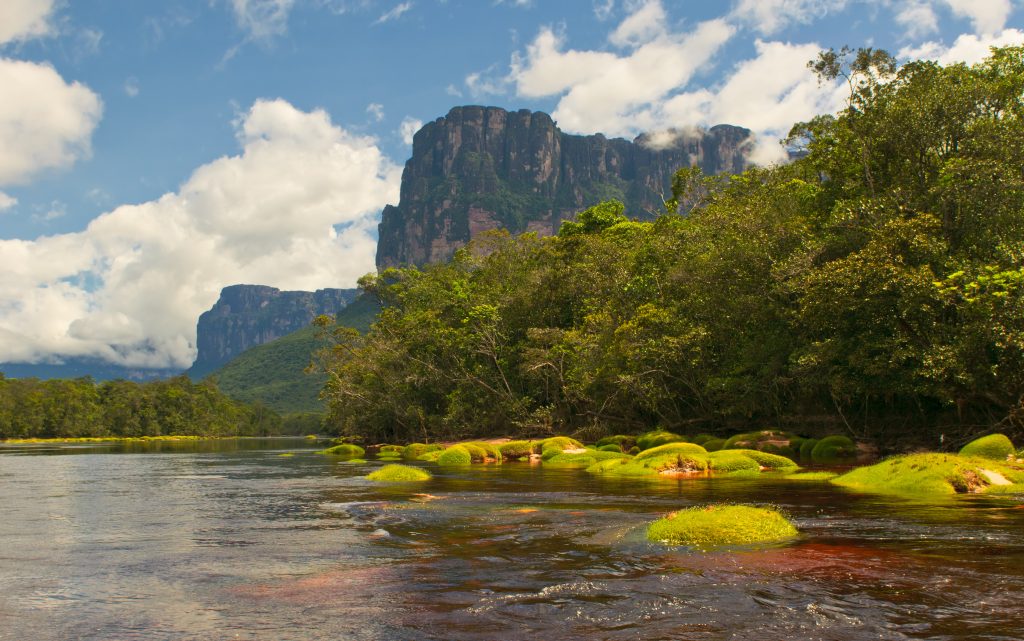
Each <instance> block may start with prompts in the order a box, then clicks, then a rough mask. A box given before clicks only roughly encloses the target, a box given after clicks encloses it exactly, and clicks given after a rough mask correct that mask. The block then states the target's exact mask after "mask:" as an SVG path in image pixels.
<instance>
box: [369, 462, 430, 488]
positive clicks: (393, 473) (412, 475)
mask: <svg viewBox="0 0 1024 641" xmlns="http://www.w3.org/2000/svg"><path fill="white" fill-rule="evenodd" d="M366 478H368V479H369V480H371V481H383V482H387V483H402V482H408V481H429V480H430V479H431V478H432V477H431V476H430V472H428V471H426V470H421V469H420V468H418V467H412V466H410V465H401V464H398V463H392V464H391V465H385V466H384V467H382V468H380V469H379V470H377V471H375V472H371V473H370V474H367V475H366Z"/></svg>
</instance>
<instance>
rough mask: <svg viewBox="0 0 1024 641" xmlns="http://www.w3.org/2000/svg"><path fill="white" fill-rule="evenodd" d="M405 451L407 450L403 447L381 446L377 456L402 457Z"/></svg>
mask: <svg viewBox="0 0 1024 641" xmlns="http://www.w3.org/2000/svg"><path fill="white" fill-rule="evenodd" d="M404 450H405V448H404V447H402V446H401V445H381V446H380V447H379V448H377V456H381V455H384V456H388V455H393V456H401V455H402V452H403V451H404Z"/></svg>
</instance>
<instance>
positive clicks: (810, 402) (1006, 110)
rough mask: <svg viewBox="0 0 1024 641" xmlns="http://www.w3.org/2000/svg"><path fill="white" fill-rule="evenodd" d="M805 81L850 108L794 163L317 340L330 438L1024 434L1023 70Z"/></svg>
mask: <svg viewBox="0 0 1024 641" xmlns="http://www.w3.org/2000/svg"><path fill="white" fill-rule="evenodd" d="M811 66H812V67H813V68H814V69H815V70H816V71H817V72H818V73H819V74H820V76H821V77H822V78H823V79H826V80H835V79H837V78H843V79H845V80H846V81H847V82H848V84H849V89H850V93H849V101H848V104H847V106H846V108H845V109H843V110H842V111H840V112H839V113H838V114H836V115H834V116H822V117H818V118H816V119H814V120H812V121H810V122H806V123H801V124H798V125H796V126H795V127H794V128H793V130H792V132H791V134H790V137H789V139H788V143H789V144H790V145H791V147H792V148H793V150H794V151H796V152H798V153H797V154H795V155H797V156H798V157H799V159H798V160H796V161H794V162H792V163H789V164H786V165H782V166H775V167H770V168H756V169H751V170H749V171H747V172H746V173H744V174H742V175H738V176H732V177H728V178H711V177H704V176H701V175H700V174H699V173H697V172H696V171H695V170H691V169H684V170H681V171H680V172H679V173H678V175H677V176H676V180H675V184H674V188H673V193H672V196H671V198H670V199H669V200H668V201H667V202H666V212H665V213H664V215H662V216H660V217H659V218H658V219H656V220H655V221H653V222H636V221H633V220H630V219H629V218H628V217H627V214H628V213H629V212H625V211H624V210H623V209H624V208H623V206H622V205H621V204H619V203H617V202H614V201H612V202H606V203H603V204H601V205H598V206H596V207H593V208H591V209H588V210H586V211H584V212H581V213H580V214H579V215H578V217H577V219H576V220H575V221H573V222H566V223H564V224H563V226H562V228H561V231H560V232H559V234H558V235H557V236H555V237H551V238H538V237H537V236H535V235H531V234H525V235H522V236H519V237H517V238H513V237H510V236H508V235H501V234H494V235H491V236H489V237H485V238H481V239H479V240H477V241H476V242H474V243H472V244H471V245H469V246H468V247H466V248H464V249H462V250H460V251H459V252H458V253H457V254H456V256H455V258H454V259H453V260H452V261H450V262H449V263H447V264H442V265H432V266H429V267H426V268H424V269H416V268H403V269H388V270H385V271H383V272H382V273H380V274H379V275H369V276H366V277H364V278H363V279H362V280H361V281H360V286H361V287H362V289H363V290H364V291H365V292H367V293H370V294H373V295H374V296H376V297H378V298H379V300H380V301H381V302H382V304H383V306H384V309H383V311H382V312H381V314H380V316H379V318H378V320H377V322H376V323H375V324H374V325H373V327H372V328H371V330H370V331H369V332H368V333H366V334H360V333H358V332H356V331H353V330H349V329H345V328H332V327H330V326H329V325H328V324H326V323H325V324H324V325H325V326H324V329H325V332H326V333H327V334H329V335H330V337H331V339H332V341H333V345H332V346H331V347H330V348H328V349H326V350H324V351H323V352H322V353H321V355H320V364H321V367H322V368H323V370H324V371H325V373H326V374H327V377H328V379H327V383H326V386H325V387H324V390H323V396H324V398H325V399H326V400H327V401H328V404H329V408H330V416H329V418H328V421H329V422H330V424H332V425H333V426H334V427H335V428H336V429H337V430H338V431H339V432H342V433H346V434H359V435H362V436H366V437H368V438H371V439H375V440H379V441H387V442H396V441H402V442H404V441H411V440H423V441H430V440H437V439H442V438H461V437H468V436H473V435H482V434H488V435H491V434H498V433H520V434H523V435H534V434H545V433H547V434H550V433H556V432H557V433H571V432H573V431H574V430H577V429H580V428H588V427H590V428H592V429H595V430H597V431H598V432H600V431H601V430H606V433H614V432H613V431H612V430H614V431H624V432H633V433H635V432H639V431H643V430H647V429H650V428H652V427H654V426H661V427H664V428H666V429H669V430H672V431H676V432H681V431H683V430H684V429H685V428H686V427H687V426H689V425H694V424H696V425H700V427H701V430H702V431H706V429H705V427H706V428H707V429H710V430H712V431H713V430H714V429H715V428H716V427H717V426H724V425H730V424H749V423H751V422H762V423H765V424H773V425H783V424H793V423H794V422H796V423H802V424H805V425H810V424H815V423H827V424H829V425H830V426H831V428H832V431H835V428H836V427H837V426H839V427H841V428H844V429H845V431H847V432H848V433H849V434H850V435H852V436H857V437H871V438H876V439H880V440H883V441H884V440H885V439H891V438H896V437H900V438H904V437H906V438H912V439H916V440H918V441H922V442H927V443H930V444H938V443H939V439H940V434H943V435H944V436H945V442H946V444H947V446H949V445H958V444H962V443H964V442H966V441H967V440H969V437H970V436H971V435H972V434H976V433H978V432H980V431H982V430H984V429H991V428H992V427H993V426H996V425H998V426H999V427H1000V429H1001V430H1002V431H1003V432H1006V433H1009V434H1011V435H1013V434H1017V435H1020V434H1021V431H1022V428H1024V145H1021V144H1020V141H1021V140H1024V48H1019V47H1017V48H1004V49H994V50H993V53H992V55H991V56H990V57H989V58H988V59H986V60H985V61H983V62H981V63H979V64H977V65H974V66H966V65H962V64H956V65H949V66H945V67H943V66H940V65H938V64H936V63H933V62H924V61H918V62H911V63H908V64H906V65H903V66H902V67H897V65H896V64H895V62H894V61H893V59H892V58H891V57H889V56H888V55H887V54H885V53H884V52H878V51H872V50H861V51H858V52H850V51H848V50H843V51H839V52H836V51H828V52H824V53H822V54H821V56H820V57H819V59H818V60H816V61H814V62H813V63H812V65H811ZM691 206H692V210H691V211H690V213H689V214H688V215H685V216H684V215H680V214H678V213H677V211H685V210H687V209H689V208H690V207H691ZM808 431H812V430H808Z"/></svg>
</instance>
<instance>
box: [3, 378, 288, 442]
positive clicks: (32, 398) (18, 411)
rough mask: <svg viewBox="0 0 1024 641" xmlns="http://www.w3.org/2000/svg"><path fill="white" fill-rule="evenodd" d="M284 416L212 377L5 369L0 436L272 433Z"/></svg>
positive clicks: (62, 436) (73, 436) (277, 430)
mask: <svg viewBox="0 0 1024 641" xmlns="http://www.w3.org/2000/svg"><path fill="white" fill-rule="evenodd" d="M280 428H281V417H280V416H278V415H277V414H275V413H274V412H273V411H271V410H269V409H267V408H265V407H262V406H260V405H254V406H248V405H243V404H242V403H239V402H237V401H234V400H232V399H230V398H228V397H227V396H225V395H224V394H222V393H221V392H220V391H218V389H217V386H216V385H214V384H213V383H211V382H203V383H193V382H192V381H190V380H189V379H188V377H186V376H177V377H175V378H171V379H168V380H166V381H153V382H149V383H134V382H131V381H125V380H115V381H105V382H103V383H99V384H97V383H95V382H94V381H93V380H92V379H91V378H88V377H86V378H78V379H72V380H46V381H41V380H39V379H35V378H24V379H10V378H4V376H3V374H0V439H3V438H81V437H138V436H183V435H194V436H267V435H269V434H277V433H278V432H279V431H280Z"/></svg>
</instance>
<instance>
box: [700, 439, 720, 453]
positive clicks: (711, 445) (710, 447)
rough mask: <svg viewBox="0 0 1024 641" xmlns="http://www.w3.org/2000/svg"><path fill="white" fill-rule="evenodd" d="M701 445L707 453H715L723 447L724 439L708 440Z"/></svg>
mask: <svg viewBox="0 0 1024 641" xmlns="http://www.w3.org/2000/svg"><path fill="white" fill-rule="evenodd" d="M701 445H702V446H703V447H704V449H706V450H707V451H709V452H717V451H718V450H720V449H722V447H723V446H725V439H724V438H709V439H708V440H706V441H704V442H703V443H701Z"/></svg>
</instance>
